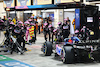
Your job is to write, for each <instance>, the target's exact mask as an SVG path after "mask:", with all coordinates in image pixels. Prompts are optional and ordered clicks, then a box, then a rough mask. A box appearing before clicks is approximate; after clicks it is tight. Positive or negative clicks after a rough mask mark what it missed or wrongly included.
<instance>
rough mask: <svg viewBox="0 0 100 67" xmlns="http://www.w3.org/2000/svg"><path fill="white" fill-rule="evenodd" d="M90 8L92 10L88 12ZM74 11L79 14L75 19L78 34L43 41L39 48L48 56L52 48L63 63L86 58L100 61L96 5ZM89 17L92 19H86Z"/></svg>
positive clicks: (83, 60) (81, 60) (80, 60)
mask: <svg viewBox="0 0 100 67" xmlns="http://www.w3.org/2000/svg"><path fill="white" fill-rule="evenodd" d="M92 9H93V12H92V13H89V12H90V11H91V10H92ZM75 11H76V14H77V15H80V17H79V16H78V18H76V19H75V21H76V29H78V30H79V33H78V36H72V37H71V38H65V39H64V41H62V42H58V43H57V42H56V43H54V44H53V43H51V42H45V43H44V44H43V46H42V49H41V50H42V51H43V53H44V55H46V56H50V55H51V54H52V53H53V49H54V50H55V55H59V56H60V57H61V59H62V61H63V63H75V62H86V61H88V60H89V61H91V60H92V61H99V62H100V59H99V58H100V40H99V37H98V36H99V22H98V7H96V6H95V7H91V6H87V7H86V8H82V9H78V10H75ZM90 16H91V17H90ZM90 19H91V20H92V21H88V20H90ZM79 20H81V21H80V23H78V21H79ZM82 27H83V28H82Z"/></svg>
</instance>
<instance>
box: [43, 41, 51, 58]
mask: <svg viewBox="0 0 100 67" xmlns="http://www.w3.org/2000/svg"><path fill="white" fill-rule="evenodd" d="M43 53H44V55H45V56H50V55H51V54H52V43H51V42H48V41H47V42H45V43H44V44H43Z"/></svg>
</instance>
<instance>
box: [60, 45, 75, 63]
mask: <svg viewBox="0 0 100 67" xmlns="http://www.w3.org/2000/svg"><path fill="white" fill-rule="evenodd" d="M61 58H62V62H63V63H64V64H71V63H74V60H75V56H74V51H73V48H72V46H64V47H63V49H62V52H61Z"/></svg>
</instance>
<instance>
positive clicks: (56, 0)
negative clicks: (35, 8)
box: [55, 0, 81, 3]
mask: <svg viewBox="0 0 100 67" xmlns="http://www.w3.org/2000/svg"><path fill="white" fill-rule="evenodd" d="M74 1H75V2H80V1H81V0H55V3H72V2H74Z"/></svg>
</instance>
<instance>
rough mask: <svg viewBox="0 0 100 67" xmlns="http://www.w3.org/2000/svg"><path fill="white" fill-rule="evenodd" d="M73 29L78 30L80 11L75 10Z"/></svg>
mask: <svg viewBox="0 0 100 67" xmlns="http://www.w3.org/2000/svg"><path fill="white" fill-rule="evenodd" d="M75 27H76V29H80V9H75Z"/></svg>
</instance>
